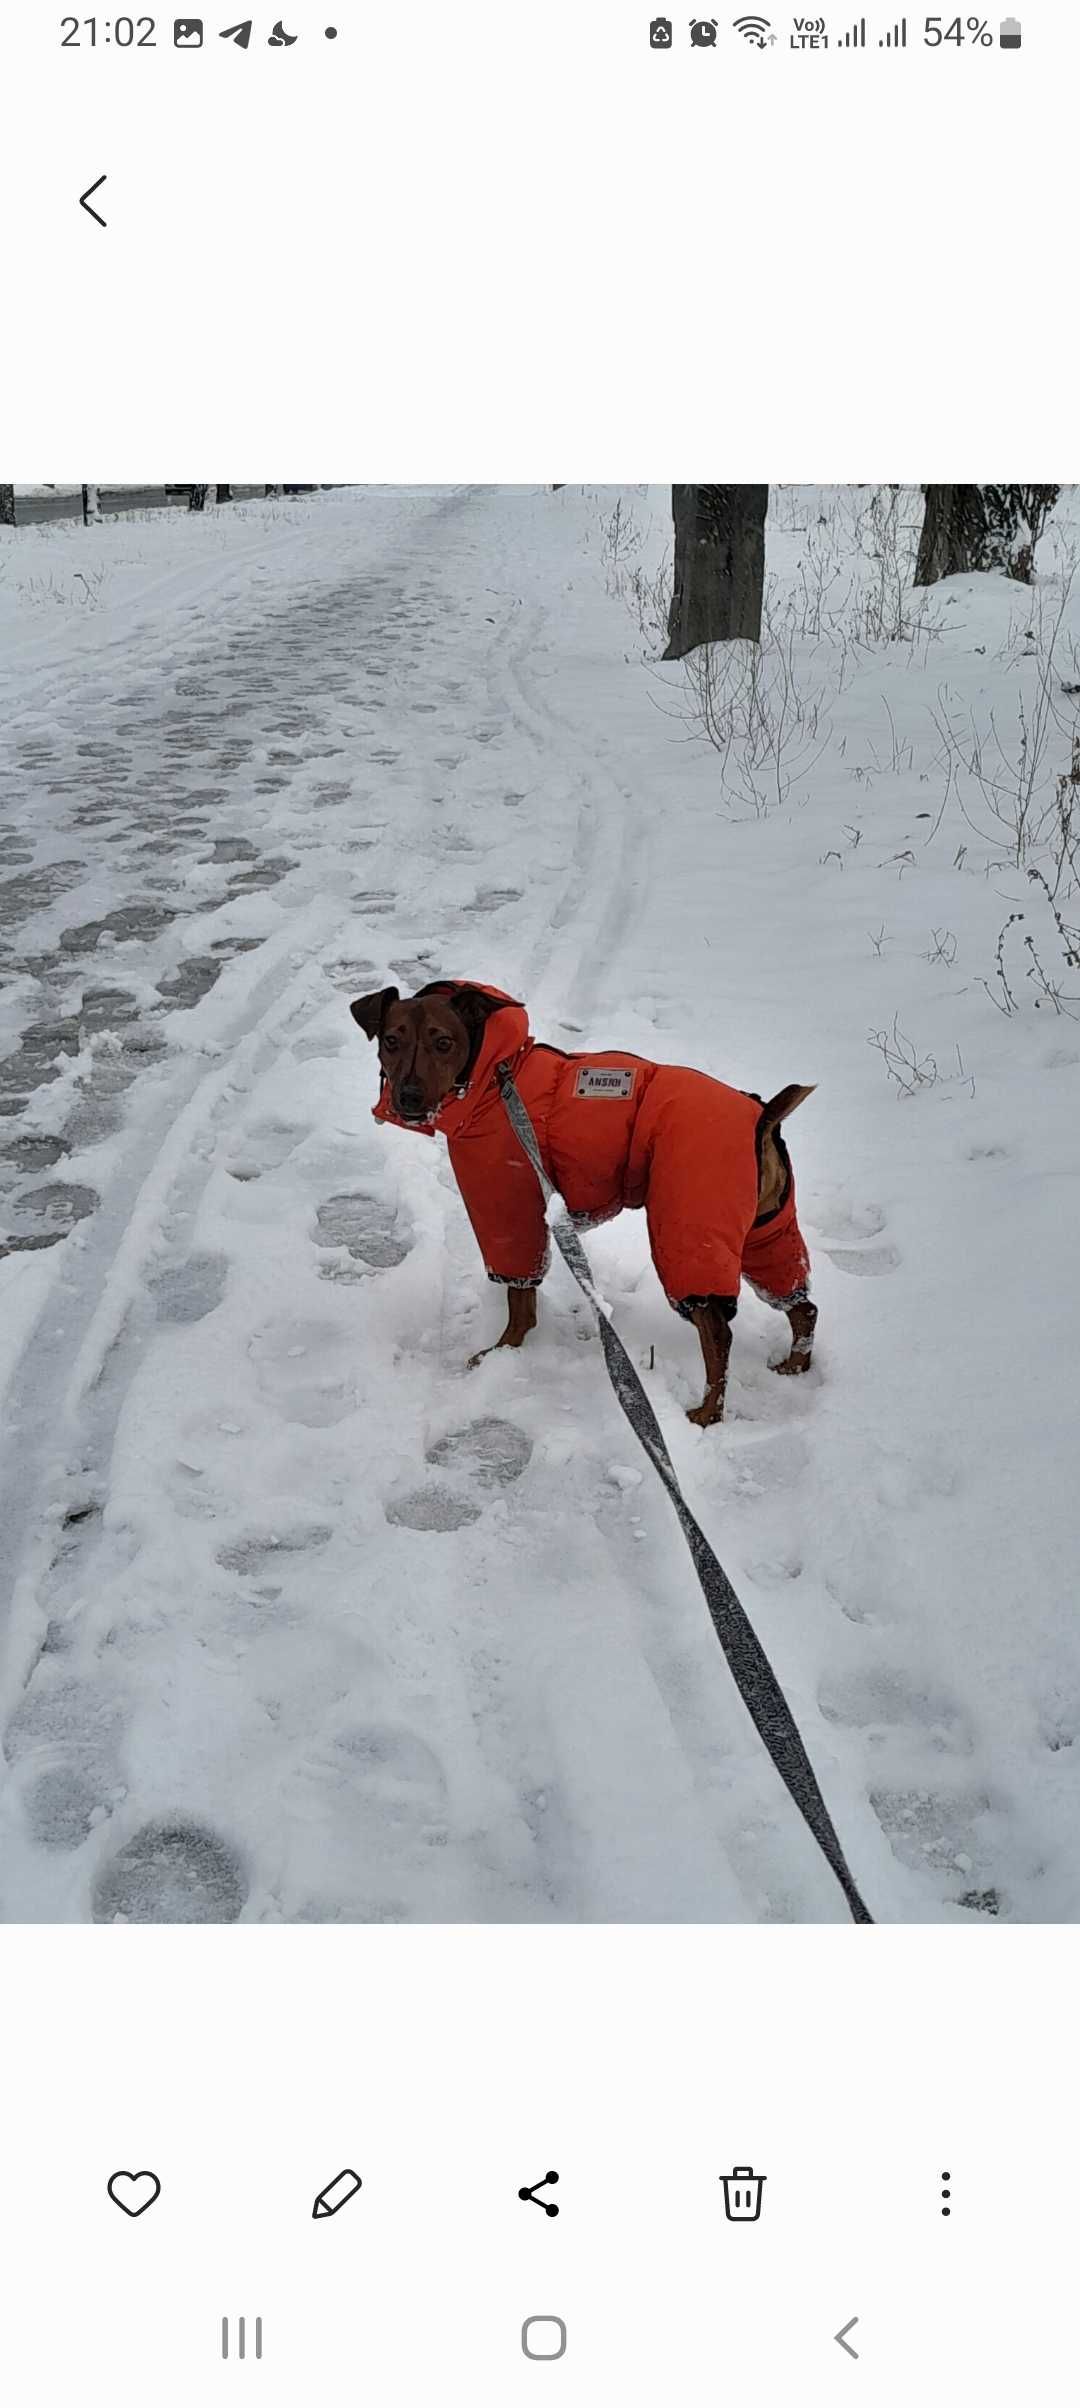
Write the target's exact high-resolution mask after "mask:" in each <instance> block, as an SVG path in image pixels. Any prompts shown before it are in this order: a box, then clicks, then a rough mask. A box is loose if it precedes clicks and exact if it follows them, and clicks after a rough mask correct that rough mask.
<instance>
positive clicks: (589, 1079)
mask: <svg viewBox="0 0 1080 2408" xmlns="http://www.w3.org/2000/svg"><path fill="white" fill-rule="evenodd" d="M636 1077H637V1072H636V1070H597V1069H595V1068H590V1067H589V1066H588V1065H587V1064H583V1065H582V1067H581V1069H580V1070H579V1071H578V1074H577V1078H576V1080H575V1082H574V1094H575V1095H613V1096H615V1097H616V1099H617V1100H618V1101H619V1102H625V1100H626V1098H627V1096H628V1095H632V1094H633V1092H634V1080H635V1079H636Z"/></svg>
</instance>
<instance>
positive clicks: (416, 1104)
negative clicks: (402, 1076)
mask: <svg viewBox="0 0 1080 2408" xmlns="http://www.w3.org/2000/svg"><path fill="white" fill-rule="evenodd" d="M398 1105H399V1109H400V1110H401V1111H402V1112H422V1111H423V1109H424V1090H423V1088H422V1087H421V1086H419V1085H418V1084H417V1082H416V1080H415V1079H406V1080H405V1081H404V1082H403V1084H402V1086H401V1087H400V1088H399V1090H398Z"/></svg>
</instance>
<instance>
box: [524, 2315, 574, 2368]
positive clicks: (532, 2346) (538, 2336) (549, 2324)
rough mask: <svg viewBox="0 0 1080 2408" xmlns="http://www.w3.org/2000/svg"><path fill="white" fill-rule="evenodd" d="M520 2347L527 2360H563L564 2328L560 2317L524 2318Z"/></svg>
mask: <svg viewBox="0 0 1080 2408" xmlns="http://www.w3.org/2000/svg"><path fill="white" fill-rule="evenodd" d="M521 2346H522V2349H523V2350H524V2352H525V2355H526V2357H527V2358H565V2356H566V2326H565V2325H564V2323H563V2320H562V2317H561V2316H526V2318H525V2322H524V2324H523V2325H522V2328H521Z"/></svg>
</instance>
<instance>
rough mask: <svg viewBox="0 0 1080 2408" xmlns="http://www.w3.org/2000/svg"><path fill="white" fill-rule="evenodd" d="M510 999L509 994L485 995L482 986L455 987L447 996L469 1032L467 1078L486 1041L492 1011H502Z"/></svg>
mask: <svg viewBox="0 0 1080 2408" xmlns="http://www.w3.org/2000/svg"><path fill="white" fill-rule="evenodd" d="M510 1000H511V999H510V997H509V996H508V995H485V994H484V993H483V992H482V990H481V988H480V987H453V988H452V989H451V991H450V994H449V995H448V996H447V1002H448V1003H451V1004H452V1005H453V1007H454V1010H455V1012H456V1013H457V1016H458V1019H459V1020H463V1021H464V1023H465V1026H466V1028H467V1030H468V1032H469V1058H468V1061H467V1062H466V1064H465V1076H466V1078H469V1077H471V1075H472V1072H473V1070H474V1069H475V1066H476V1057H477V1055H478V1053H479V1051H480V1048H481V1046H482V1044H483V1042H484V1030H485V1028H486V1027H487V1024H488V1021H489V1020H490V1018H491V1015H492V1013H493V1012H501V1011H502V1010H503V1007H504V1005H505V1004H507V1003H508V1002H509V1001H510Z"/></svg>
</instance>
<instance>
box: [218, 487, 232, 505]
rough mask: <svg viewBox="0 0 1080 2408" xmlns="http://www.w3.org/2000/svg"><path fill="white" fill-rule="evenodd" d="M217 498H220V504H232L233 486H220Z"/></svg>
mask: <svg viewBox="0 0 1080 2408" xmlns="http://www.w3.org/2000/svg"><path fill="white" fill-rule="evenodd" d="M217 498H218V500H219V502H231V500H232V486H231V485H219V486H218V488H217Z"/></svg>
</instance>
